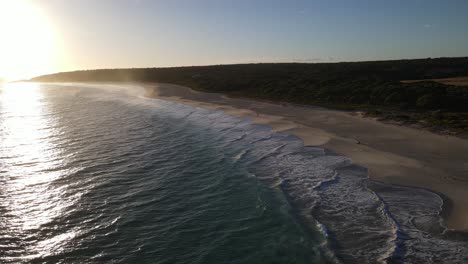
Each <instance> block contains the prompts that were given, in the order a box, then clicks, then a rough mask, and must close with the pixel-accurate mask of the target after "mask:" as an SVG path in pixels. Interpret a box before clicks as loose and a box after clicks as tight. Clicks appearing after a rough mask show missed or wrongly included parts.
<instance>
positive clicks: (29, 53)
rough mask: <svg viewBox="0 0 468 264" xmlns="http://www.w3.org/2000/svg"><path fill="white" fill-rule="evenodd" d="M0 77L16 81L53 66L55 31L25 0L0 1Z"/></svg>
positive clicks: (43, 71) (50, 68) (36, 8)
mask: <svg viewBox="0 0 468 264" xmlns="http://www.w3.org/2000/svg"><path fill="white" fill-rule="evenodd" d="M0 36H1V38H0V78H5V79H7V80H16V79H21V78H30V77H33V76H34V75H38V74H42V73H47V72H50V71H51V70H53V67H54V60H55V58H54V49H55V47H54V44H55V40H54V32H53V29H52V27H51V25H50V23H49V22H48V21H47V18H46V17H45V16H44V15H43V13H41V11H40V10H39V9H38V7H36V6H34V5H33V4H32V3H31V2H30V1H27V0H0Z"/></svg>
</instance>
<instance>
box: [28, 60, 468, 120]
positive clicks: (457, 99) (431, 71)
mask: <svg viewBox="0 0 468 264" xmlns="http://www.w3.org/2000/svg"><path fill="white" fill-rule="evenodd" d="M460 76H468V57H463V58H438V59H415V60H393V61H368V62H342V63H262V64H238V65H213V66H192V67H174V68H135V69H104V70H85V71H74V72H64V73H56V74H49V75H44V76H39V77H36V78H33V79H32V81H39V82H96V81H98V82H132V81H138V82H163V83H174V84H179V85H185V86H188V87H191V88H194V89H198V90H203V91H212V92H223V93H227V94H231V95H237V96H246V97H255V98H261V99H268V100H281V101H286V102H294V103H301V104H325V105H335V106H337V105H348V106H349V105H361V106H363V105H365V106H385V107H393V108H397V109H414V110H431V109H443V110H446V111H463V112H467V111H468V87H455V86H451V85H446V84H441V83H437V82H433V81H423V82H410V83H402V82H401V81H403V80H427V79H442V78H451V77H460Z"/></svg>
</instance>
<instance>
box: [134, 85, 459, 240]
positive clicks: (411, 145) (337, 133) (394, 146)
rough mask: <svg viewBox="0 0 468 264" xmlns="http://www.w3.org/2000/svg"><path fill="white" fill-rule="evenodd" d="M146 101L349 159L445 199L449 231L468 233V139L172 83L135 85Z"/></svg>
mask: <svg viewBox="0 0 468 264" xmlns="http://www.w3.org/2000/svg"><path fill="white" fill-rule="evenodd" d="M135 84H137V85H141V86H142V87H144V88H145V91H146V96H148V97H155V98H161V99H164V100H169V101H175V102H179V103H183V104H188V105H191V106H196V107H201V108H205V109H210V110H218V111H223V112H225V113H226V114H228V115H232V116H237V117H241V118H249V119H251V120H252V123H253V124H262V125H267V126H269V127H271V128H272V129H273V130H274V131H278V132H287V133H290V134H292V135H295V136H297V137H299V138H300V139H302V140H303V142H304V145H305V146H307V145H309V146H319V147H324V148H326V149H330V150H332V151H334V152H336V153H338V154H341V155H344V156H347V157H349V158H351V159H352V160H353V162H354V163H356V164H358V165H361V166H364V167H366V168H368V172H369V177H370V179H372V180H376V181H380V182H384V183H390V184H396V185H403V186H412V187H419V188H424V189H428V190H431V191H434V192H435V193H438V194H441V197H442V198H443V200H444V201H445V202H444V207H443V208H442V211H441V212H440V215H441V216H442V217H443V218H444V220H445V225H446V226H447V227H448V228H449V229H454V230H458V231H468V204H467V203H466V201H467V200H468V192H467V190H468V161H464V160H463V158H462V157H463V155H464V154H465V155H466V153H468V140H465V139H462V138H458V137H453V136H445V135H439V134H434V133H431V132H428V131H423V130H419V129H415V128H409V127H404V126H399V125H392V124H388V123H384V122H380V121H376V120H373V119H369V118H363V117H360V116H358V115H352V114H350V113H347V112H344V111H338V110H330V109H326V108H322V107H311V106H301V105H291V104H287V103H284V104H283V103H282V104H278V103H272V102H265V101H259V100H252V99H244V98H230V97H227V96H225V95H223V94H217V93H207V92H199V91H195V90H192V89H190V88H188V87H183V86H178V85H173V84H155V83H144V84H142V83H135Z"/></svg>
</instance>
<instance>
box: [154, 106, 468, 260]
mask: <svg viewBox="0 0 468 264" xmlns="http://www.w3.org/2000/svg"><path fill="white" fill-rule="evenodd" d="M155 100H157V99H155ZM162 103H163V104H165V105H166V107H170V108H175V109H177V111H179V110H181V112H190V116H187V115H184V116H185V117H187V118H189V119H190V120H191V121H192V122H195V123H198V124H200V125H203V126H209V127H210V128H211V129H214V130H217V131H218V132H219V133H221V134H222V135H223V137H224V138H225V139H226V141H227V142H228V143H229V144H236V145H237V146H241V147H242V148H244V149H243V150H242V151H241V152H239V153H238V154H237V155H235V156H234V159H235V160H239V159H243V160H247V161H248V164H249V170H250V171H251V173H252V174H253V175H255V177H256V178H257V179H259V180H260V181H262V182H264V183H265V184H268V185H269V186H270V187H272V188H280V189H281V191H282V192H284V194H285V196H286V197H287V198H288V200H289V201H290V203H291V205H292V206H293V207H294V208H296V209H297V214H298V217H299V218H302V219H305V220H306V221H308V223H309V224H311V223H313V225H314V228H316V229H318V230H321V231H322V232H324V234H325V235H326V237H327V238H328V243H325V244H324V245H323V248H322V250H323V252H326V251H327V250H328V249H327V248H331V249H332V250H333V251H334V252H335V254H336V256H337V258H338V259H339V260H340V261H343V262H345V263H400V262H410V263H427V262H433V263H438V262H446V263H447V262H449V263H465V262H466V261H468V236H466V234H464V233H460V232H451V231H448V230H447V229H446V228H445V227H444V225H443V220H442V217H441V211H442V208H443V199H442V198H441V197H440V195H438V194H437V193H434V192H431V191H428V190H422V189H418V188H412V187H402V186H394V185H389V184H384V183H380V182H375V181H373V180H371V179H369V176H368V172H367V169H366V168H363V167H360V166H358V165H356V164H353V163H352V161H351V160H350V159H348V158H346V157H343V156H339V155H336V154H333V153H332V152H330V151H328V150H326V149H323V148H320V147H311V146H304V145H303V142H302V141H301V140H300V139H299V138H297V137H294V136H291V135H289V134H286V133H281V132H274V131H272V130H271V129H270V128H268V127H265V126H261V125H252V124H250V123H249V122H248V120H246V119H244V120H241V121H239V118H235V117H231V116H227V115H225V114H221V112H212V111H208V110H205V109H201V108H195V110H194V109H193V107H189V106H184V105H179V104H177V103H172V102H162ZM183 109H184V110H183ZM188 109H190V110H188ZM177 111H175V112H177ZM207 116H208V117H209V118H206V117H207ZM242 121H244V122H242ZM245 121H247V122H245Z"/></svg>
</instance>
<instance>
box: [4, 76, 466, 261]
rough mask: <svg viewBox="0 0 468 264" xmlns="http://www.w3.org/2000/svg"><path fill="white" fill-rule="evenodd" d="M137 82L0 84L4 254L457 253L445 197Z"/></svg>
mask: <svg viewBox="0 0 468 264" xmlns="http://www.w3.org/2000/svg"><path fill="white" fill-rule="evenodd" d="M143 92H144V91H142V89H141V88H139V87H124V86H116V85H83V84H80V85H77V84H61V85H50V84H41V85H39V84H10V85H8V86H5V87H3V88H2V89H0V139H1V148H0V226H1V229H0V262H1V263H340V262H344V263H377V262H388V263H401V262H410V263H427V262H433V263H442V262H448V263H464V262H465V261H468V254H467V250H468V249H467V248H468V242H467V241H468V240H467V239H466V236H465V235H464V234H462V233H456V232H451V231H448V230H446V229H445V227H444V226H443V223H442V222H441V218H440V212H441V209H442V205H443V200H442V199H441V197H440V196H439V195H437V194H435V193H432V192H429V191H427V190H421V189H414V188H408V187H399V186H389V185H384V184H381V183H376V182H372V181H370V180H369V179H368V177H367V170H366V169H365V168H362V167H359V166H356V165H354V164H353V163H352V162H351V160H350V159H348V158H346V157H342V156H339V155H336V154H334V153H331V152H330V151H327V150H324V149H322V148H318V147H304V146H303V144H302V141H301V140H299V139H298V138H295V137H293V136H291V135H288V134H284V133H275V132H273V131H271V130H270V129H269V128H268V127H264V126H257V125H252V124H250V122H249V120H243V119H238V118H234V117H230V116H227V115H225V114H224V113H222V112H213V111H208V110H204V109H200V108H194V107H189V106H185V105H181V104H177V103H172V102H167V101H162V100H158V99H148V98H144V97H143V96H142V95H143Z"/></svg>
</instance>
